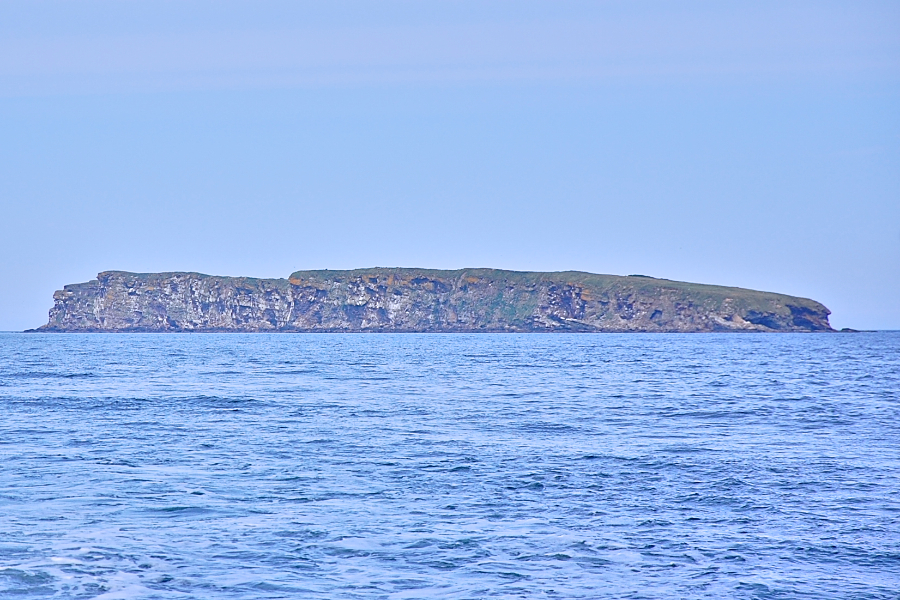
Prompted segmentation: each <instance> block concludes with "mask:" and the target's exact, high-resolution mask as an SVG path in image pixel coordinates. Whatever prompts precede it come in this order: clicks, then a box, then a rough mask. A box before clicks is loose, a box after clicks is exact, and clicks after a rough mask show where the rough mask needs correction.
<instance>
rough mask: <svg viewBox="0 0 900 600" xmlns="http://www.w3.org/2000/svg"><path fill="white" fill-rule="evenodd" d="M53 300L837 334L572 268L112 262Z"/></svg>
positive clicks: (745, 296) (720, 291)
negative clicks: (221, 269)
mask: <svg viewBox="0 0 900 600" xmlns="http://www.w3.org/2000/svg"><path fill="white" fill-rule="evenodd" d="M53 298H54V300H55V304H54V306H53V308H52V309H51V310H50V321H49V323H47V325H44V326H43V327H40V328H39V329H38V331H71V332H74V331H85V332H87V331H154V332H162V331H244V332H265V331H398V332H399V331H410V332H412V331H418V332H468V331H484V332H488V331H528V332H535V331H603V332H638V331H648V332H653V331H656V332H697V331H831V326H830V325H829V323H828V315H829V314H830V311H829V310H828V309H827V308H825V307H824V306H822V305H821V304H819V303H818V302H815V301H813V300H808V299H805V298H796V297H792V296H784V295H781V294H772V293H767V292H756V291H753V290H744V289H740V288H726V287H719V286H709V285H698V284H690V283H682V282H677V281H668V280H665V279H653V278H650V277H642V276H628V277H618V276H614V275H595V274H592V273H581V272H575V271H570V272H560V273H532V272H517V271H500V270H496V269H463V270H459V271H438V270H429V269H382V268H376V269H359V270H354V271H298V272H297V273H294V274H293V275H291V277H290V278H289V279H253V278H245V277H215V276H209V275H201V274H199V273H151V274H138V273H126V272H122V271H106V272H103V273H100V274H99V275H98V276H97V279H96V280H95V281H90V282H87V283H79V284H74V285H67V286H65V288H64V289H62V290H61V291H58V292H56V293H55V294H54V295H53Z"/></svg>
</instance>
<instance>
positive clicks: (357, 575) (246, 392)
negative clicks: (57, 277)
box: [0, 332, 900, 600]
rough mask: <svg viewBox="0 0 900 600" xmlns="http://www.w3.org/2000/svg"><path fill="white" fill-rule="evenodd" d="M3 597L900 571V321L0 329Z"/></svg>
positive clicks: (531, 590)
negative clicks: (877, 327) (827, 327)
mask: <svg viewBox="0 0 900 600" xmlns="http://www.w3.org/2000/svg"><path fill="white" fill-rule="evenodd" d="M0 598H22V599H32V598H94V599H105V600H109V599H114V598H115V599H119V598H160V599H170V598H171V599H187V598H210V599H213V598H215V599H230V598H242V599H243V598H248V599H264V598H265V599H269V598H314V599H319V598H323V599H324V598H329V599H331V598H336V599H344V598H346V599H357V598H384V599H401V598H402V599H411V598H459V599H468V598H528V599H531V598H591V599H595V598H631V599H637V598H647V599H657V598H679V599H680V598H688V599H689V598H716V599H720V598H746V599H808V600H809V599H816V600H818V599H831V598H835V599H837V598H841V599H876V598H877V599H897V598H900V332H872V333H855V334H546V335H545V334H473V335H467V334H449V335H440V334H422V335H419V334H309V335H306V334H271V335H269V334H248V335H243V334H221V335H220V334H22V333H9V334H2V335H0Z"/></svg>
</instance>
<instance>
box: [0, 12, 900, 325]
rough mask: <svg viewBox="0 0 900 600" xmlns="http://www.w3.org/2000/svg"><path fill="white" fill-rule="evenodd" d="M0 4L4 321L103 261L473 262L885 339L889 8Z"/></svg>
mask: <svg viewBox="0 0 900 600" xmlns="http://www.w3.org/2000/svg"><path fill="white" fill-rule="evenodd" d="M323 4H326V3H304V2H268V1H255V2H233V1H228V0H225V1H218V2H193V1H190V0H188V1H179V2H150V1H148V2H125V1H116V2H89V1H83V2H67V1H66V2H43V1H33V0H32V1H28V2H18V1H7V2H4V3H2V4H0V211H2V213H0V216H2V219H0V228H2V230H0V234H2V235H0V253H2V256H3V260H2V262H0V275H2V277H0V329H2V330H20V329H24V328H28V327H34V326H37V325H40V324H42V323H44V322H45V321H46V313H47V310H48V309H49V308H50V306H51V304H52V298H51V295H52V293H53V291H54V290H56V289H59V288H61V287H62V285H63V284H66V283H74V282H79V281H86V280H89V279H92V278H93V277H94V276H96V274H97V272H99V271H101V270H107V269H122V270H130V271H173V270H189V271H200V272H206V273H213V274H223V275H254V276H260V277H285V276H287V275H288V274H290V272H291V271H294V270H298V269H313V268H333V269H340V268H355V267H367V266H423V267H434V268H460V267H467V266H469V267H472V266H490V267H498V268H508V269H522V270H568V269H576V270H585V271H593V272H599V273H615V274H630V273H640V274H646V275H653V276H657V277H665V278H669V279H679V280H687V281H697V282H703V283H716V284H724V285H736V286H742V287H750V288H756V289H764V290H771V291H779V292H784V293H790V294H796V295H801V296H806V297H812V298H815V299H817V300H819V301H821V302H823V303H825V304H826V305H827V306H828V307H829V308H831V309H832V311H833V313H834V314H833V316H832V323H833V324H834V325H835V326H837V327H856V328H900V310H898V309H900V301H898V298H900V108H898V107H900V34H898V33H897V32H898V31H900V3H897V2H866V1H854V2H828V1H816V2H802V1H798V2H766V1H760V2H752V3H751V2H743V3H737V2H695V1H690V0H687V1H683V2H673V1H657V2H645V1H640V0H637V1H634V0H629V1H627V2H626V1H622V2H606V1H594V2H566V1H554V2H529V1H515V2H513V1H509V2H489V1H484V0H482V1H479V2H468V1H453V2H445V1H432V2H422V1H406V2H390V1H388V2H358V1H354V2H340V1H338V2H329V3H327V5H326V6H324V7H323V6H321V5H323Z"/></svg>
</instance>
